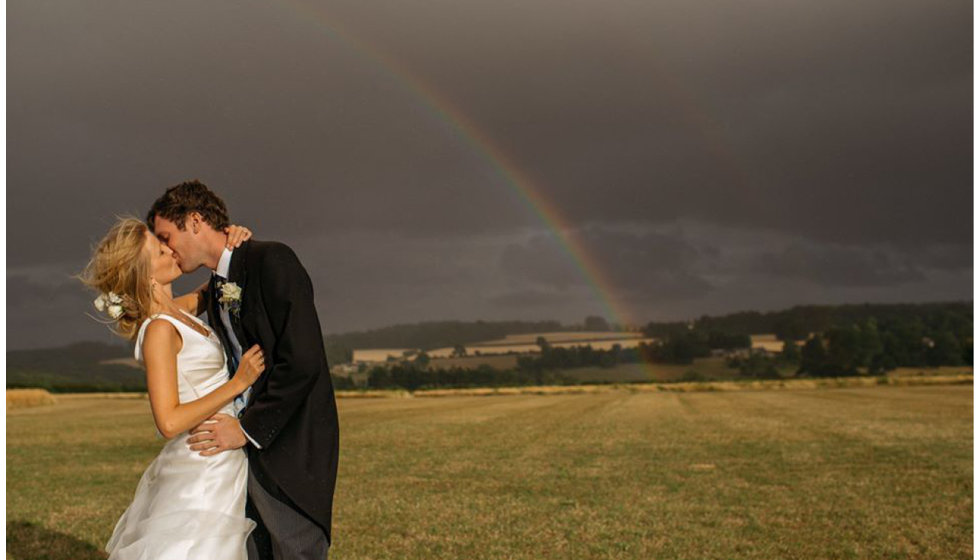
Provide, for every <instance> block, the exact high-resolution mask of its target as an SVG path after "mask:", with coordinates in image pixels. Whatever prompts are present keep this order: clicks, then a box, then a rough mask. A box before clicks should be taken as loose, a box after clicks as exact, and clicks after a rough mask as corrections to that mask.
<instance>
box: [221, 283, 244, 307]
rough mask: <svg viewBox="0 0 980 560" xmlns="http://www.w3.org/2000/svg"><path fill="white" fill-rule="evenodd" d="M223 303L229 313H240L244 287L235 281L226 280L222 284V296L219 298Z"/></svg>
mask: <svg viewBox="0 0 980 560" xmlns="http://www.w3.org/2000/svg"><path fill="white" fill-rule="evenodd" d="M218 301H219V302H221V305H222V306H223V307H224V308H225V311H227V312H228V313H234V314H235V315H238V311H239V309H241V306H242V289H241V287H240V286H239V285H238V284H236V283H234V282H225V283H224V284H222V285H221V297H219V298H218Z"/></svg>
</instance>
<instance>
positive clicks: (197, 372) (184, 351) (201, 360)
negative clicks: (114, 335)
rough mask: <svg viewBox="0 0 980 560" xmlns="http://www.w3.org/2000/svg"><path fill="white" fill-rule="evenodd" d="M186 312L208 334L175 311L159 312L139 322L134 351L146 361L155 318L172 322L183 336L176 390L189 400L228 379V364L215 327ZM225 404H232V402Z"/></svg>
mask: <svg viewBox="0 0 980 560" xmlns="http://www.w3.org/2000/svg"><path fill="white" fill-rule="evenodd" d="M183 313H184V315H186V316H187V317H188V318H190V319H191V320H192V321H194V322H196V323H197V324H199V325H201V326H202V327H203V328H204V329H206V330H207V332H208V336H204V335H203V334H201V333H200V332H198V331H197V330H195V329H193V328H191V327H189V326H188V325H186V324H184V323H183V322H182V321H180V320H179V319H177V318H176V317H174V316H172V315H168V314H166V313H157V314H155V315H152V316H150V317H148V318H147V319H146V320H145V321H143V324H142V325H140V330H139V333H138V334H137V336H136V350H135V354H136V360H137V361H138V362H140V363H143V337H144V335H145V334H146V328H147V326H148V325H149V324H150V322H151V321H153V319H165V320H167V321H169V322H170V323H171V324H173V325H174V327H175V328H176V329H177V332H178V333H180V337H181V339H182V340H183V342H182V344H181V347H180V351H179V352H177V391H178V395H179V397H178V398H179V400H180V402H181V403H186V402H190V401H193V400H195V399H199V398H201V397H202V396H204V395H206V394H208V393H210V392H211V391H214V390H215V389H217V388H218V387H220V386H221V384H223V383H225V382H226V381H228V367H227V364H226V363H225V362H226V359H225V353H224V350H223V349H222V348H221V341H220V340H219V339H218V337H217V335H215V333H214V331H213V330H212V329H211V328H210V327H208V326H207V325H206V324H205V323H204V322H203V321H201V320H200V319H198V318H197V317H195V316H193V315H191V314H190V313H187V312H183ZM226 408H232V407H231V404H229V405H228V406H227V407H226ZM222 412H225V411H224V410H223V411H222Z"/></svg>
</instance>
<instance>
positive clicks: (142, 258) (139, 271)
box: [77, 217, 153, 340]
mask: <svg viewBox="0 0 980 560" xmlns="http://www.w3.org/2000/svg"><path fill="white" fill-rule="evenodd" d="M148 231H149V228H148V227H147V225H146V224H144V223H143V222H142V221H140V220H138V219H136V218H132V217H122V218H119V219H118V221H117V222H116V223H115V225H113V226H112V228H111V229H110V230H109V233H107V234H106V235H105V237H103V238H102V241H99V243H98V244H97V245H96V246H95V248H94V249H93V251H92V258H91V260H89V262H88V265H86V266H85V270H83V271H82V273H81V274H80V275H78V277H77V278H78V279H79V280H81V281H82V283H84V284H85V285H86V286H88V287H90V288H94V289H95V290H98V291H99V292H102V293H104V294H105V293H109V292H114V293H115V294H117V295H119V296H121V297H122V300H123V301H122V304H121V306H122V310H123V314H122V315H121V316H120V317H119V318H117V319H113V320H109V321H107V324H112V323H115V325H114V326H113V330H114V331H115V333H116V334H118V335H119V336H121V337H123V338H127V339H129V340H133V339H135V338H136V334H137V333H138V332H139V328H140V325H141V324H142V323H143V320H144V319H146V318H147V317H148V316H149V314H150V304H151V302H152V301H153V286H152V284H151V282H150V259H149V258H148V255H147V254H146V252H145V251H144V250H143V248H144V247H145V246H146V232H148Z"/></svg>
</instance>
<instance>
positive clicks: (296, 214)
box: [6, 0, 973, 349]
mask: <svg viewBox="0 0 980 560" xmlns="http://www.w3.org/2000/svg"><path fill="white" fill-rule="evenodd" d="M6 9H7V190H6V195H7V277H6V278H7V327H8V328H7V347H8V349H16V348H37V347H49V346H60V345H64V344H67V343H70V342H75V341H81V340H102V341H105V340H108V338H109V336H110V335H108V334H107V330H106V328H105V327H104V326H102V325H100V324H99V323H97V322H96V321H94V320H93V319H92V318H91V317H90V316H89V314H93V313H94V311H93V309H92V305H91V301H92V299H94V297H95V294H92V293H89V292H87V291H86V290H85V289H84V288H83V287H82V286H81V284H80V283H79V282H78V281H77V280H74V279H73V278H72V277H71V275H72V274H75V273H77V272H79V271H80V270H81V269H82V267H83V266H84V264H85V262H86V261H87V259H88V257H89V255H90V251H91V247H92V246H93V245H94V244H95V243H96V242H97V241H98V240H99V239H100V238H101V236H102V235H103V234H104V233H105V232H106V231H107V230H108V228H109V227H110V225H111V224H112V223H113V221H114V220H115V219H116V216H117V215H126V214H132V215H135V216H137V217H142V216H144V215H145V213H146V210H147V209H148V208H149V206H150V204H152V202H153V200H154V199H156V197H158V196H159V195H160V194H162V193H163V191H164V190H165V189H166V188H167V187H168V186H171V185H174V184H177V183H179V182H181V181H184V180H188V179H194V178H196V179H200V180H201V181H203V182H205V183H206V184H208V185H209V186H210V187H211V188H212V189H213V190H214V191H215V192H217V193H218V194H219V195H221V196H222V197H223V198H224V200H225V201H226V203H227V204H228V207H229V210H230V213H231V217H232V220H233V221H234V222H235V223H239V224H243V225H246V226H248V227H249V228H251V229H252V230H253V231H254V232H255V237H256V238H257V239H274V240H278V241H282V242H285V243H287V244H289V245H290V246H292V247H293V248H294V249H295V250H296V252H297V254H298V255H299V257H300V259H301V260H302V262H303V263H304V265H305V266H306V268H307V270H308V272H309V273H310V276H311V277H312V279H313V283H314V288H315V293H316V303H317V308H318V311H319V315H320V320H321V324H322V326H323V329H324V332H325V333H339V332H346V331H353V330H363V329H367V328H374V327H380V326H385V325H391V324H396V323H408V322H417V321H430V320H466V321H471V320H477V319H482V320H512V319H526V320H544V319H552V320H558V321H561V322H563V323H566V324H570V323H581V322H582V321H583V320H584V318H585V317H586V316H587V315H591V314H599V315H603V316H605V317H606V318H607V319H609V320H610V321H612V322H619V323H626V324H632V325H638V324H645V323H646V322H648V321H659V320H681V319H690V318H695V317H698V316H701V315H704V314H709V315H718V314H724V313H729V312H734V311H741V310H749V309H755V310H760V311H766V310H776V309H783V308H787V307H791V306H793V305H803V304H839V303H863V302H928V301H952V300H966V301H972V297H973V294H972V287H973V244H972V220H973V217H972V201H973V198H972V193H973V188H972V141H973V137H972V83H973V81H972V80H973V75H972V17H971V16H972V5H971V3H970V2H968V1H965V0H961V1H946V0H936V1H932V2H921V1H906V0H888V1H884V0H865V1H862V2H853V1H846V2H845V1H839V0H823V1H821V2H786V1H785V0H778V1H776V0H772V1H770V0H740V1H734V2H715V1H698V2H692V1H690V0H677V1H658V2H636V1H628V0H602V1H601V2H600V1H598V0H576V1H571V2H569V1H567V0H563V1H560V2H559V1H554V0H537V1H533V2H508V1H497V2H458V1H445V0H429V1H418V0H404V1H400V2H364V1H353V0H342V1H336V2H323V1H319V0H318V1H315V2H314V1H310V0H278V1H273V2H265V1H262V2H260V1H256V0H235V1H234V2H232V1H230V0H209V1H208V2H190V1H178V2H150V1H145V0H140V1H133V0H116V1H105V2H97V3H66V2H54V1H50V0H12V1H11V2H8V3H7V7H6ZM204 278H205V272H204V271H198V272H197V273H195V274H193V275H189V276H188V277H185V278H183V279H181V280H179V281H178V283H177V291H180V290H182V289H187V288H189V287H191V286H194V285H196V284H198V283H199V282H201V281H203V279H204Z"/></svg>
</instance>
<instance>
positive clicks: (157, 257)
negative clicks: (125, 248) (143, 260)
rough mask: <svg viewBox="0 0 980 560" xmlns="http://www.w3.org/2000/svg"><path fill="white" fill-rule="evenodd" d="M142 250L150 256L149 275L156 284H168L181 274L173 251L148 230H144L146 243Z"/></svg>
mask: <svg viewBox="0 0 980 560" xmlns="http://www.w3.org/2000/svg"><path fill="white" fill-rule="evenodd" d="M143 250H144V251H146V252H147V253H148V254H149V257H150V277H151V278H153V279H154V280H156V281H157V283H158V284H163V285H166V284H169V283H171V282H173V281H174V280H176V279H177V277H178V276H180V275H181V272H180V267H179V266H177V259H175V258H174V252H173V251H171V250H170V247H167V246H166V245H164V244H163V243H160V240H159V239H157V238H156V236H154V235H153V234H152V233H150V232H149V231H147V232H146V243H145V244H144V246H143Z"/></svg>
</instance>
